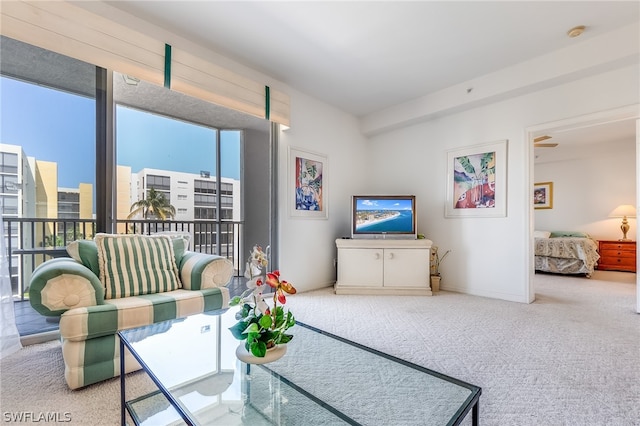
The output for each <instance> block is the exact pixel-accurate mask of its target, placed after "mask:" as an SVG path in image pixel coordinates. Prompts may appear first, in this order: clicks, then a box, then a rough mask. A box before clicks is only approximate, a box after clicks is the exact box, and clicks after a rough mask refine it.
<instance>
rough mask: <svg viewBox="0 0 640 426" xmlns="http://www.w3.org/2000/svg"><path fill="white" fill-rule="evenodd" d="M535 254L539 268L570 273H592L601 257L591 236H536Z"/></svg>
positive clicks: (537, 267)
mask: <svg viewBox="0 0 640 426" xmlns="http://www.w3.org/2000/svg"><path fill="white" fill-rule="evenodd" d="M535 255H536V269H537V270H542V271H547V272H556V273H570V274H575V273H584V274H591V273H592V272H593V270H594V269H595V266H596V262H597V261H598V259H599V258H600V255H599V254H598V245H597V243H596V242H595V241H594V240H592V239H591V238H536V239H535ZM563 259H570V260H569V261H564V260H563Z"/></svg>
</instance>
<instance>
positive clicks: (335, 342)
mask: <svg viewBox="0 0 640 426" xmlns="http://www.w3.org/2000/svg"><path fill="white" fill-rule="evenodd" d="M235 311H236V308H232V309H229V310H219V311H211V312H206V313H203V314H199V315H192V316H189V317H186V318H180V319H176V320H171V321H165V322H162V323H157V324H154V325H150V326H147V327H141V328H136V329H132V330H126V331H121V332H119V333H118V335H119V336H120V342H121V343H120V354H121V358H120V359H121V371H124V368H123V365H122V362H123V361H122V360H124V357H123V356H122V354H123V353H124V351H125V349H128V350H129V351H130V352H131V353H132V354H133V356H134V357H135V358H136V359H137V360H138V362H139V363H140V365H141V366H142V367H143V369H144V371H146V373H147V374H148V375H149V377H151V379H152V380H153V381H154V382H155V384H156V385H157V387H158V390H157V391H155V392H152V393H151V394H148V395H143V396H139V397H137V398H135V399H132V400H129V399H127V396H126V375H121V376H120V384H121V404H122V412H121V417H122V418H121V420H122V424H123V425H124V424H126V420H127V413H129V415H130V416H131V419H132V420H133V422H134V423H135V424H137V425H153V426H156V425H179V424H188V425H252V426H253V425H320V424H322V425H341V424H351V425H371V424H384V425H394V424H395V425H412V424H415V425H457V424H459V423H460V422H461V421H462V420H463V419H464V418H465V417H466V416H467V415H468V414H469V412H471V415H472V419H471V420H472V423H473V424H474V425H477V424H478V404H479V399H480V394H481V392H482V390H481V389H480V388H479V387H478V386H474V385H471V384H469V383H465V382H463V381H460V380H457V379H454V378H452V377H448V376H446V375H443V374H440V373H437V372H435V371H432V370H429V369H427V368H424V367H421V366H418V365H415V364H412V363H409V362H406V361H403V360H401V359H398V358H395V357H392V356H389V355H387V354H384V353H382V352H378V351H376V350H373V349H370V348H367V347H365V346H362V345H359V344H357V343H354V342H351V341H348V340H346V339H343V338H341V337H338V336H334V335H332V334H329V333H326V332H324V331H321V330H318V329H316V328H314V327H310V326H308V325H305V324H301V323H298V324H296V326H295V327H293V328H291V329H290V332H291V334H293V336H294V338H293V340H292V341H291V342H290V343H289V344H288V345H287V352H286V354H285V355H284V356H283V357H282V358H281V359H279V360H277V361H274V362H271V363H268V364H263V365H250V364H245V363H243V362H241V361H240V360H238V359H237V358H236V355H235V350H236V347H237V346H238V344H240V343H241V342H239V341H238V340H236V339H234V338H233V336H232V335H231V332H230V331H229V330H228V328H229V327H231V326H232V325H233V324H235V322H236V320H235ZM242 343H243V342H242Z"/></svg>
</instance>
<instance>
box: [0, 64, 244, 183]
mask: <svg viewBox="0 0 640 426" xmlns="http://www.w3.org/2000/svg"><path fill="white" fill-rule="evenodd" d="M117 124H118V129H117V133H116V137H117V143H118V148H117V163H118V164H121V165H128V166H131V168H132V172H134V173H135V172H137V171H138V170H140V169H141V168H143V167H149V168H155V169H162V170H174V171H180V172H187V173H196V174H199V173H200V171H202V170H206V171H209V172H211V175H212V176H215V173H216V167H215V166H216V161H215V148H214V146H215V145H214V144H215V132H214V131H213V130H212V129H209V128H205V127H202V126H197V125H193V124H188V123H185V122H182V121H179V120H172V119H167V118H165V117H161V116H158V115H154V114H149V113H145V112H141V111H138V110H134V109H130V108H125V107H118V111H117ZM0 142H1V143H5V144H12V145H21V146H22V147H23V150H24V152H25V153H26V154H27V155H28V156H32V157H35V158H36V159H38V160H45V161H54V162H57V163H58V186H60V187H71V188H74V187H77V186H78V183H80V182H87V183H95V105H94V101H93V99H88V98H84V97H81V96H75V95H69V94H68V93H65V92H60V91H56V90H51V89H47V88H43V87H40V86H36V85H32V84H26V83H22V82H20V81H16V80H13V79H8V78H4V77H3V78H1V79H0ZM221 146H222V148H221V149H222V158H223V159H225V158H232V159H234V160H236V161H232V162H225V163H224V164H223V168H222V171H223V173H224V175H223V176H224V177H230V178H234V179H239V178H240V162H239V160H238V159H239V156H240V136H239V133H237V132H222V133H221Z"/></svg>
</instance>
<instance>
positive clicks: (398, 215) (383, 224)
mask: <svg viewBox="0 0 640 426" xmlns="http://www.w3.org/2000/svg"><path fill="white" fill-rule="evenodd" d="M416 237H417V227H416V197H415V195H354V196H353V197H352V208H351V238H378V239H384V238H389V239H392V238H404V239H415V238H416Z"/></svg>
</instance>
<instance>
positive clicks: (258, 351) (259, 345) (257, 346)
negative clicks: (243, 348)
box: [249, 341, 267, 358]
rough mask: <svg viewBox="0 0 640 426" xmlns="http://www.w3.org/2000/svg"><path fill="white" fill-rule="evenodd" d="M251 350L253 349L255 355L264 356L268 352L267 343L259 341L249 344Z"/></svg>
mask: <svg viewBox="0 0 640 426" xmlns="http://www.w3.org/2000/svg"><path fill="white" fill-rule="evenodd" d="M249 350H250V351H251V353H252V354H253V356H257V357H259V358H262V357H264V356H265V355H266V353H267V345H266V344H265V343H264V342H260V341H258V342H255V343H252V344H251V345H249Z"/></svg>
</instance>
